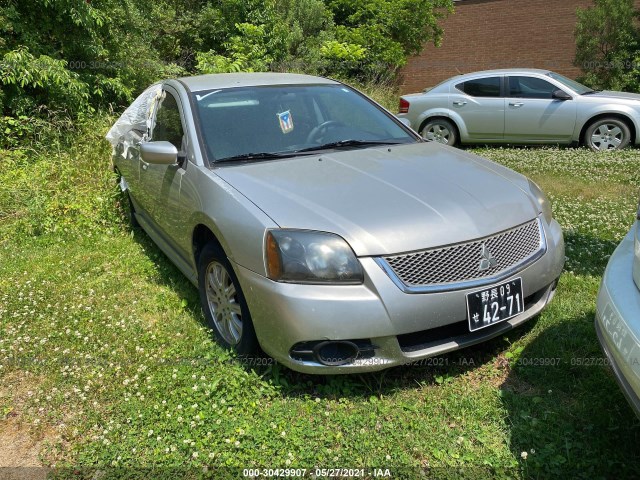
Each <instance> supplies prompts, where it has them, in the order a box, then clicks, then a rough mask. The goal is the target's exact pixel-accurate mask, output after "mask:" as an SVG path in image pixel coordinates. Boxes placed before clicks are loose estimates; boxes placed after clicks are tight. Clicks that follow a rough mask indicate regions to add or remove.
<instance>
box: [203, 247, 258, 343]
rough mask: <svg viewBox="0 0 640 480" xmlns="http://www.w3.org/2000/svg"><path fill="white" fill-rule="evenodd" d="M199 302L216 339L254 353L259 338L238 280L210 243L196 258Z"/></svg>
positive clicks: (227, 263)
mask: <svg viewBox="0 0 640 480" xmlns="http://www.w3.org/2000/svg"><path fill="white" fill-rule="evenodd" d="M198 286H199V290H200V303H201V305H202V311H203V313H204V317H205V319H206V320H207V323H208V324H209V326H210V327H211V329H212V330H213V332H214V334H215V337H216V340H217V341H218V343H219V344H220V345H222V346H223V347H225V348H229V349H233V350H235V351H236V352H238V353H240V354H244V355H246V354H250V353H253V352H255V350H256V348H257V346H258V340H257V338H256V333H255V330H254V328H253V323H252V321H251V315H250V314H249V308H248V307H247V302H246V301H245V299H244V295H243V294H242V290H241V288H240V283H239V282H238V278H237V277H236V275H235V273H234V271H233V269H232V268H231V264H230V263H229V260H227V257H226V255H225V254H224V252H223V251H222V249H221V248H220V247H218V246H217V245H215V244H213V243H209V244H208V245H207V246H205V247H204V249H203V250H202V252H201V253H200V258H199V260H198Z"/></svg>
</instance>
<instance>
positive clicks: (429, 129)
mask: <svg viewBox="0 0 640 480" xmlns="http://www.w3.org/2000/svg"><path fill="white" fill-rule="evenodd" d="M420 135H422V138H424V139H425V140H426V141H428V142H438V143H442V144H443V145H450V146H454V145H455V144H456V143H457V142H458V137H457V130H456V127H455V126H454V125H453V123H451V122H450V121H449V120H445V119H444V118H435V119H433V120H429V121H428V122H427V124H426V125H425V126H424V128H423V129H422V131H421V132H420Z"/></svg>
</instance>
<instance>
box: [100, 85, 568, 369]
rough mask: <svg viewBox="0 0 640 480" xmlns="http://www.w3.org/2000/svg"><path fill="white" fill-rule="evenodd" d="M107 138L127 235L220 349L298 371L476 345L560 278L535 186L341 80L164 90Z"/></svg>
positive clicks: (524, 315) (556, 250)
mask: <svg viewBox="0 0 640 480" xmlns="http://www.w3.org/2000/svg"><path fill="white" fill-rule="evenodd" d="M107 138H108V140H109V141H110V142H111V143H112V145H113V162H114V166H115V168H116V170H117V172H119V173H120V175H121V181H120V185H121V188H122V189H123V191H125V192H126V194H127V195H128V196H129V198H130V204H131V209H132V221H133V222H134V223H137V224H140V225H141V226H142V227H143V228H144V229H145V231H146V232H147V233H148V234H149V236H150V237H151V238H152V239H153V240H154V241H155V242H156V243H157V244H158V246H159V247H160V248H161V249H162V250H163V251H164V252H165V253H166V254H167V256H168V257H169V258H170V259H171V260H172V261H173V262H174V263H175V264H176V265H177V266H178V267H179V268H180V269H181V270H182V272H184V274H185V276H186V277H187V278H188V279H189V280H190V281H191V282H192V283H193V284H194V285H197V286H198V288H199V291H200V297H201V303H202V309H203V312H204V316H205V318H206V320H207V322H208V323H209V325H210V326H211V328H212V330H213V333H214V334H215V336H216V339H217V340H218V342H219V343H220V344H221V345H222V346H224V347H227V348H233V349H235V350H236V351H237V352H238V353H240V354H250V353H251V352H253V351H254V350H255V349H256V348H257V347H258V345H259V346H260V347H262V349H263V350H264V351H265V352H266V353H267V354H269V355H271V356H272V357H273V358H275V359H276V360H278V361H279V362H281V363H283V364H285V365H287V366H289V367H290V368H292V369H294V370H299V371H302V372H309V373H349V372H361V371H371V370H380V369H383V368H387V367H390V366H393V365H400V364H404V363H408V362H412V361H416V360H420V359H424V358H427V357H431V356H434V355H438V354H442V353H444V352H448V351H451V350H455V349H458V348H461V347H464V346H467V345H471V344H475V343H478V342H482V341H484V340H486V339H489V338H492V337H495V336H497V335H500V334H502V333H504V332H505V331H507V330H509V329H511V328H513V327H516V326H518V325H520V324H522V323H524V322H526V321H527V320H528V319H530V318H532V317H533V316H535V315H537V314H538V313H539V312H540V311H541V310H542V309H543V308H544V307H545V305H546V304H547V303H548V302H549V301H550V300H551V298H552V297H553V295H554V292H555V288H556V284H557V279H558V277H559V275H560V273H561V270H562V267H563V263H564V242H563V237H562V231H561V229H560V226H559V225H558V223H557V222H556V221H555V220H554V219H553V217H552V213H551V206H550V205H549V202H548V200H547V198H546V197H545V195H544V194H543V193H542V191H541V190H540V189H539V188H538V187H537V186H536V185H535V184H534V183H533V182H531V181H529V180H528V179H527V178H525V177H524V176H522V175H520V174H518V173H515V172H513V171H511V170H509V169H507V168H505V167H502V166H500V165H497V164H495V163H493V162H491V161H489V160H485V159H483V158H480V157H478V156H475V155H472V154H470V153H466V152H463V151H459V150H454V149H450V148H448V147H445V146H443V145H439V144H437V143H426V142H424V141H423V140H422V139H421V138H420V137H419V136H418V135H416V134H415V133H414V132H413V131H412V130H411V129H409V128H407V127H406V126H405V125H404V124H403V123H402V122H400V121H399V120H398V119H397V118H395V117H394V116H393V115H392V114H390V113H389V112H387V111H386V110H384V109H383V108H382V107H380V106H379V105H377V104H376V103H374V102H373V101H371V100H370V99H369V98H367V97H365V96H364V95H362V94H360V93H359V92H357V91H355V90H353V89H352V88H350V87H348V86H347V85H344V84H342V83H339V82H336V81H333V80H328V79H324V78H318V77H312V76H305V75H294V74H268V73H264V74H226V75H207V76H200V77H190V78H181V79H176V80H167V81H165V82H161V83H159V84H156V85H153V86H151V87H150V88H149V89H148V90H147V91H145V92H144V93H143V94H142V95H141V96H140V97H139V98H138V99H137V100H136V101H135V102H134V103H133V104H132V105H131V106H130V107H129V108H128V109H127V111H125V113H124V114H123V115H122V117H121V118H120V120H118V122H116V124H115V125H114V126H113V128H112V129H111V131H110V132H109V134H108V135H107Z"/></svg>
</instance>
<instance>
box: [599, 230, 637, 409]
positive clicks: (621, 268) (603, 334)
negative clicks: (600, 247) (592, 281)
mask: <svg viewBox="0 0 640 480" xmlns="http://www.w3.org/2000/svg"><path fill="white" fill-rule="evenodd" d="M632 265H633V230H631V231H630V232H629V234H628V235H627V236H626V237H625V238H624V240H623V241H622V243H621V244H620V245H619V246H618V248H617V249H616V250H615V252H614V253H613V255H612V256H611V259H610V260H609V264H608V265H607V269H606V270H605V273H604V276H603V278H602V284H601V285H600V290H599V292H598V300H597V305H596V319H595V324H596V332H597V334H598V340H599V341H600V345H601V346H602V349H603V350H604V352H605V354H606V355H607V357H608V359H609V361H610V363H611V367H612V370H613V372H614V374H615V376H616V379H617V380H618V383H619V384H620V387H621V388H622V391H623V393H624V394H625V396H626V397H627V400H628V401H629V404H630V405H631V406H632V407H633V409H634V410H635V412H636V415H638V417H640V341H639V340H638V339H639V338H640V291H639V290H638V287H636V284H635V283H634V281H633V277H632V271H631V270H632Z"/></svg>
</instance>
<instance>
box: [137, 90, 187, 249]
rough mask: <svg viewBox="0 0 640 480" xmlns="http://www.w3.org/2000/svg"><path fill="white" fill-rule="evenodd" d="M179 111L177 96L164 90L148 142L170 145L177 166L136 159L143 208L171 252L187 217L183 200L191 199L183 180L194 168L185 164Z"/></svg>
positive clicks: (184, 139)
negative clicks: (175, 153) (187, 171)
mask: <svg viewBox="0 0 640 480" xmlns="http://www.w3.org/2000/svg"><path fill="white" fill-rule="evenodd" d="M183 111H184V110H183V108H182V105H181V103H180V99H179V96H178V94H177V92H176V91H175V90H173V88H170V87H165V88H164V89H163V92H162V97H161V99H160V101H159V102H158V105H157V108H156V112H155V116H154V119H153V122H152V124H153V127H152V130H151V135H150V141H167V142H171V143H172V144H173V145H174V146H175V147H176V148H177V149H178V163H176V164H173V165H158V164H152V163H147V162H145V161H144V160H143V159H142V158H141V159H140V164H141V169H140V189H141V193H142V202H143V206H144V208H145V210H146V212H147V214H148V215H149V217H150V219H151V221H152V223H153V225H152V226H153V227H154V229H155V230H156V231H157V233H159V234H161V235H162V237H163V240H164V241H166V242H167V243H168V244H169V245H170V246H171V247H172V248H173V249H175V250H182V248H180V247H179V241H178V238H177V236H176V232H177V231H179V229H180V227H181V226H182V225H184V220H185V218H188V216H189V208H190V205H188V204H190V203H191V202H190V201H187V202H186V203H185V201H184V200H185V198H186V199H189V198H192V197H193V195H192V193H193V192H191V190H192V189H193V188H189V187H188V185H187V184H189V185H190V184H191V183H190V182H186V181H185V180H184V176H185V173H186V169H187V168H188V167H189V165H191V167H192V168H195V167H194V165H193V164H190V163H189V162H188V161H187V160H186V152H187V148H188V144H187V142H188V138H187V136H186V135H185V128H184V125H185V122H184V120H183ZM183 190H185V192H183ZM189 192H191V193H189ZM181 253H183V252H181Z"/></svg>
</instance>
